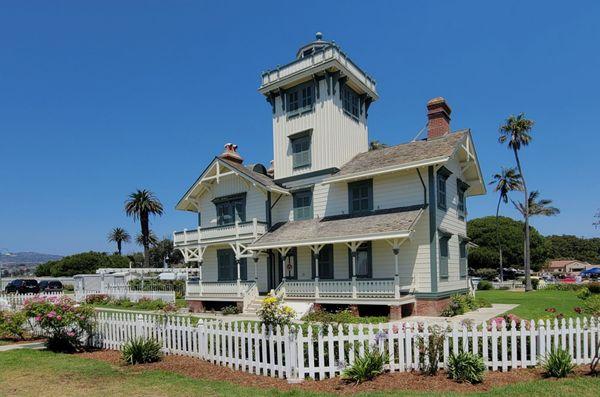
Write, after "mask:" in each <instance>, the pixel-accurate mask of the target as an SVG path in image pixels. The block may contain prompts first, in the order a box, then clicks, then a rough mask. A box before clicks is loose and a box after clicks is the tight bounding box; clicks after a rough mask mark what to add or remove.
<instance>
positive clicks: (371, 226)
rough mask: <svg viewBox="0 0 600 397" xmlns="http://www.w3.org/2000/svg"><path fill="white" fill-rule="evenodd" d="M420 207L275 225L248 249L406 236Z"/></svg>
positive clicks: (411, 228)
mask: <svg viewBox="0 0 600 397" xmlns="http://www.w3.org/2000/svg"><path fill="white" fill-rule="evenodd" d="M423 209H424V208H423V206H411V207H399V208H391V209H385V210H377V211H373V212H371V213H369V214H366V215H365V214H363V215H337V216H329V217H325V218H315V219H307V220H302V221H293V222H284V223H279V224H277V225H275V226H274V227H273V228H272V229H271V230H270V231H269V232H268V233H266V234H264V235H263V236H262V237H260V238H259V239H258V240H256V241H255V242H254V243H252V244H251V245H250V246H249V247H248V248H249V249H250V250H261V249H270V248H284V247H299V246H308V245H315V244H332V243H345V242H354V241H371V240H385V239H398V238H407V237H410V235H411V233H412V231H413V229H414V225H415V224H416V223H417V221H418V220H419V218H420V217H421V215H422V214H423Z"/></svg>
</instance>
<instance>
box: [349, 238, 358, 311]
mask: <svg viewBox="0 0 600 397" xmlns="http://www.w3.org/2000/svg"><path fill="white" fill-rule="evenodd" d="M357 248H358V247H357V246H356V245H352V247H351V248H350V250H351V251H352V298H353V299H356V295H357V294H356V256H357V253H356V249H357Z"/></svg>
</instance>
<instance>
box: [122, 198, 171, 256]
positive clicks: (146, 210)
mask: <svg viewBox="0 0 600 397" xmlns="http://www.w3.org/2000/svg"><path fill="white" fill-rule="evenodd" d="M125 213H126V214H127V216H131V217H133V219H134V220H137V219H139V220H140V225H141V229H142V241H141V243H142V245H143V246H144V266H145V267H149V266H150V240H149V237H150V219H149V217H150V215H158V216H161V215H162V214H163V206H162V204H161V202H160V201H159V200H158V199H157V198H156V197H155V196H154V193H152V192H151V191H149V190H146V189H143V190H140V189H138V190H136V191H135V192H133V193H131V194H130V195H129V199H128V200H127V201H126V202H125Z"/></svg>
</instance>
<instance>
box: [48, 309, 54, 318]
mask: <svg viewBox="0 0 600 397" xmlns="http://www.w3.org/2000/svg"><path fill="white" fill-rule="evenodd" d="M46 317H48V318H54V317H56V312H55V311H54V310H52V311H51V312H50V313H48V314H47V315H46Z"/></svg>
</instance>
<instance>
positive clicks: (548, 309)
mask: <svg viewBox="0 0 600 397" xmlns="http://www.w3.org/2000/svg"><path fill="white" fill-rule="evenodd" d="M546 311H547V312H548V313H556V309H555V308H553V307H549V308H547V309H546Z"/></svg>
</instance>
